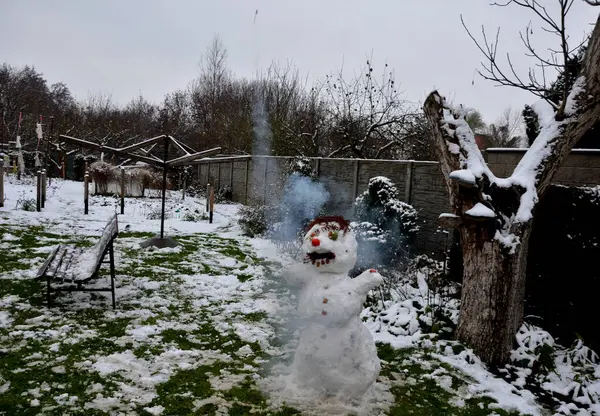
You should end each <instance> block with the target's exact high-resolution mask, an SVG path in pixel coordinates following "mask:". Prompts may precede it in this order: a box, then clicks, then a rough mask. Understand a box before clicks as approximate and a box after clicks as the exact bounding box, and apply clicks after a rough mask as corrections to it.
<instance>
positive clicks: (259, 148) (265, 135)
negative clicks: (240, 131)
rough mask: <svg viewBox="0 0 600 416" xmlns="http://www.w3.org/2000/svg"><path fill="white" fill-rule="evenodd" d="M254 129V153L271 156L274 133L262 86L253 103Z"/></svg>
mask: <svg viewBox="0 0 600 416" xmlns="http://www.w3.org/2000/svg"><path fill="white" fill-rule="evenodd" d="M252 131H253V132H254V140H253V142H252V154H253V155H255V156H256V155H265V156H269V155H270V154H271V142H272V141H273V133H272V132H271V125H270V124H269V113H268V112H267V109H266V106H265V97H264V94H263V88H262V86H259V87H258V89H257V91H256V94H255V97H254V102H253V103H252Z"/></svg>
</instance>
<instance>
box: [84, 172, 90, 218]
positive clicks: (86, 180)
mask: <svg viewBox="0 0 600 416" xmlns="http://www.w3.org/2000/svg"><path fill="white" fill-rule="evenodd" d="M89 182H90V175H89V174H88V172H87V170H86V171H85V174H84V175H83V213H84V214H85V215H87V213H88V206H89V196H90V189H89V186H88V184H89Z"/></svg>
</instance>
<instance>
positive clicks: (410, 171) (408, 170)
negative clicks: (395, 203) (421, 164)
mask: <svg viewBox="0 0 600 416" xmlns="http://www.w3.org/2000/svg"><path fill="white" fill-rule="evenodd" d="M413 164H414V162H413V161H412V160H409V161H408V163H407V164H406V188H404V202H406V203H407V204H410V199H411V196H412V177H413Z"/></svg>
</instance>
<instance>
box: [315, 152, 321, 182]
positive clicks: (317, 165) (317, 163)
mask: <svg viewBox="0 0 600 416" xmlns="http://www.w3.org/2000/svg"><path fill="white" fill-rule="evenodd" d="M315 172H316V173H317V178H318V177H319V176H321V158H320V157H317V158H315Z"/></svg>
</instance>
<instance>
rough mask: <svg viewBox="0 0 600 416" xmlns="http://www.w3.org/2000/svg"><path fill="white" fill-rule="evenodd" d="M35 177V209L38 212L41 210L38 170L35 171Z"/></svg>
mask: <svg viewBox="0 0 600 416" xmlns="http://www.w3.org/2000/svg"><path fill="white" fill-rule="evenodd" d="M36 177H37V185H36V188H35V190H36V192H35V195H36V196H35V209H36V210H37V212H40V211H41V210H42V172H41V171H39V170H38V171H37V172H36Z"/></svg>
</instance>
